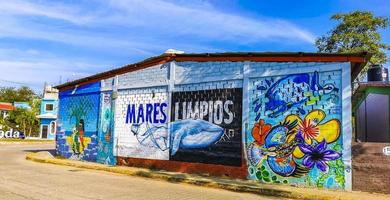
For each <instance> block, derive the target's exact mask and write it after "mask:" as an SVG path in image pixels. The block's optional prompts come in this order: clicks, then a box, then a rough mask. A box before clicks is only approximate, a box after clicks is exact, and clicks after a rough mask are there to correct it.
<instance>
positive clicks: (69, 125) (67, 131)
mask: <svg viewBox="0 0 390 200" xmlns="http://www.w3.org/2000/svg"><path fill="white" fill-rule="evenodd" d="M90 87H91V88H95V90H98V89H99V84H89V85H85V86H83V87H81V88H77V87H76V88H75V89H74V90H70V91H65V92H62V93H60V108H59V118H58V131H57V153H58V155H61V156H64V157H66V158H71V159H76V160H88V161H96V158H97V147H96V146H97V125H98V116H99V93H84V91H85V90H87V91H88V90H90ZM84 89H85V90H84ZM78 90H79V91H78Z"/></svg>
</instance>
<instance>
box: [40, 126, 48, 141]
mask: <svg viewBox="0 0 390 200" xmlns="http://www.w3.org/2000/svg"><path fill="white" fill-rule="evenodd" d="M48 130H49V126H48V125H42V135H41V138H47V133H48Z"/></svg>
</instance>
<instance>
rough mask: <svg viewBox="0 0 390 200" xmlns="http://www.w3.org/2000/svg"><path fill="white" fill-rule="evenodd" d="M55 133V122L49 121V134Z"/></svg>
mask: <svg viewBox="0 0 390 200" xmlns="http://www.w3.org/2000/svg"><path fill="white" fill-rule="evenodd" d="M54 133H56V122H55V121H52V122H50V134H54Z"/></svg>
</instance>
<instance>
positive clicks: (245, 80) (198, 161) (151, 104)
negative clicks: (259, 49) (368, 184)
mask: <svg viewBox="0 0 390 200" xmlns="http://www.w3.org/2000/svg"><path fill="white" fill-rule="evenodd" d="M350 67H351V66H350V63H349V62H249V61H245V62H243V61H242V62H241V61H239V62H222V61H218V62H217V61H215V62H214V61H207V62H193V61H191V62H190V61H183V62H176V61H172V62H168V63H165V64H157V65H155V66H151V67H148V68H146V69H142V70H136V71H130V72H126V73H123V74H115V75H114V74H112V77H109V78H107V79H104V80H101V81H99V82H96V83H89V84H86V85H82V86H79V87H73V88H71V89H67V90H64V91H61V93H60V103H59V118H58V123H57V124H58V131H57V148H56V150H57V153H58V154H59V155H61V156H63V157H66V158H71V159H78V160H81V159H82V160H89V161H96V162H99V163H103V164H108V165H127V166H136V167H150V168H154V169H164V170H172V171H180V172H187V173H208V174H210V175H215V176H219V175H226V176H231V177H235V178H248V179H252V180H256V181H260V182H263V183H276V184H288V185H305V186H310V187H325V188H334V189H347V190H348V189H351V188H352V187H351V182H352V181H351V179H352V174H351V138H352V126H351V104H350V101H351V80H350V78H351V71H350V70H351V68H350Z"/></svg>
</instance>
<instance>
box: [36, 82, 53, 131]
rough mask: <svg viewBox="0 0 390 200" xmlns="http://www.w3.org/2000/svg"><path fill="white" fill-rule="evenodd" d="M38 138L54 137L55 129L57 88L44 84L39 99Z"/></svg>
mask: <svg viewBox="0 0 390 200" xmlns="http://www.w3.org/2000/svg"><path fill="white" fill-rule="evenodd" d="M40 110H41V113H40V114H39V115H38V116H37V117H38V118H39V121H40V123H41V124H40V128H39V138H41V139H55V134H56V130H57V122H56V121H57V112H58V90H57V89H55V88H53V87H51V86H48V85H45V87H44V90H43V98H42V99H41V109H40Z"/></svg>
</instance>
